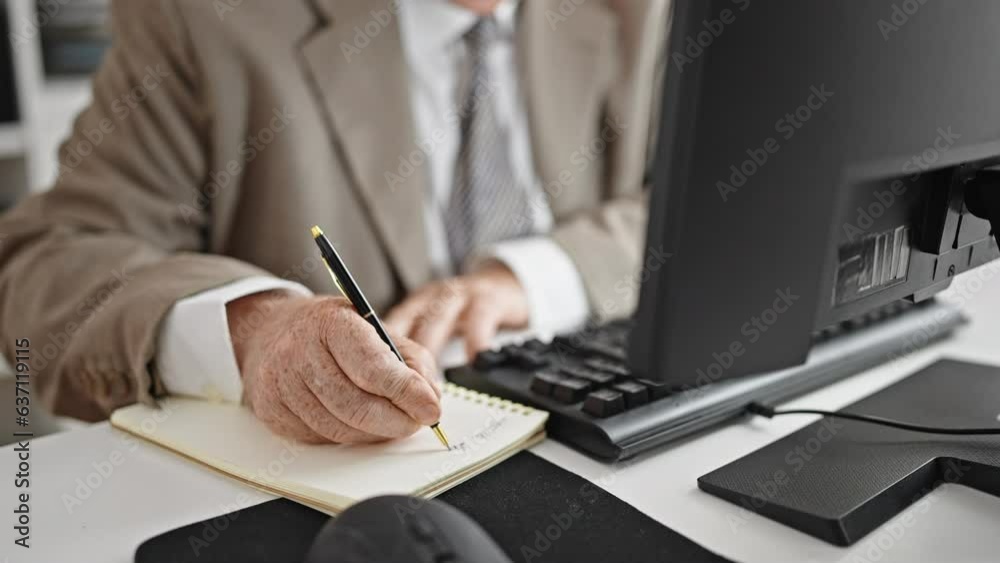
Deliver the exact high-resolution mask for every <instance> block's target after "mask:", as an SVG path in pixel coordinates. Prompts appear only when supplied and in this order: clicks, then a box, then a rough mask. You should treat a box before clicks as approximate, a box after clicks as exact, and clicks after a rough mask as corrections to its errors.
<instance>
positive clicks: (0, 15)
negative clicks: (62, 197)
mask: <svg viewBox="0 0 1000 563" xmlns="http://www.w3.org/2000/svg"><path fill="white" fill-rule="evenodd" d="M10 23H11V22H8V21H7V1H6V0H0V36H2V38H3V41H0V124H4V123H9V122H13V121H17V118H18V111H17V87H16V84H17V82H16V81H15V80H14V56H13V52H12V46H13V45H17V44H19V43H18V42H19V41H20V40H19V39H18V38H19V37H20V35H18V34H17V33H20V32H15V30H14V29H13V28H12V27H8V25H9V24H10ZM0 203H2V202H0Z"/></svg>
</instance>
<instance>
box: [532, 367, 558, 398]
mask: <svg viewBox="0 0 1000 563" xmlns="http://www.w3.org/2000/svg"><path fill="white" fill-rule="evenodd" d="M564 379H566V378H565V377H563V376H561V375H559V374H558V373H553V372H551V371H540V372H538V373H536V374H535V375H534V377H532V378H531V391H532V392H533V393H538V394H539V395H544V396H546V397H551V396H552V389H553V387H554V386H555V384H556V383H559V382H561V381H562V380H564Z"/></svg>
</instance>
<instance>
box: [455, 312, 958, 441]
mask: <svg viewBox="0 0 1000 563" xmlns="http://www.w3.org/2000/svg"><path fill="white" fill-rule="evenodd" d="M963 322H964V319H963V317H962V315H961V313H960V312H959V311H958V310H956V309H955V308H954V307H951V306H947V305H943V304H941V303H934V302H924V303H922V304H920V305H906V304H905V303H902V302H900V303H895V304H893V305H892V306H891V307H890V308H888V309H885V310H883V311H882V312H881V314H879V315H877V316H873V317H872V320H871V321H870V322H861V321H859V322H855V323H852V324H851V325H850V326H849V327H846V328H844V329H843V330H842V331H841V332H840V333H838V334H837V335H836V336H833V337H831V338H828V339H826V340H823V341H820V342H819V343H817V344H816V346H815V347H814V348H813V352H812V354H811V355H810V358H809V361H808V362H806V363H805V364H804V365H801V366H795V367H792V368H789V369H784V370H779V371H776V372H771V373H765V374H759V375H753V376H747V377H744V378H740V379H729V380H724V381H717V382H711V383H708V384H698V385H689V386H687V388H678V387H676V386H672V385H669V384H666V383H663V382H661V381H657V380H653V379H649V378H644V377H641V376H638V375H633V374H632V372H631V370H630V368H629V367H628V366H627V365H626V364H625V362H624V356H625V349H624V342H625V341H626V339H627V335H628V331H629V330H630V329H631V325H630V323H628V322H613V323H609V324H605V325H600V326H598V327H593V328H589V329H587V330H584V331H583V332H581V333H578V334H574V335H565V336H561V337H557V338H556V339H555V340H553V342H552V343H551V344H543V343H541V342H538V341H528V342H525V343H523V344H518V345H511V346H508V347H506V348H503V349H502V350H491V351H488V352H483V353H481V354H479V355H478V356H477V357H476V360H475V362H473V364H472V365H469V366H464V367H460V368H456V369H452V370H448V372H447V377H448V379H450V380H451V381H454V382H455V383H457V384H459V385H461V386H463V387H468V388H471V389H475V390H478V391H482V392H484V393H487V394H490V395H495V396H499V397H504V398H506V399H510V400H512V401H515V402H518V403H524V404H529V405H532V406H535V407H538V408H541V409H544V410H546V411H548V412H549V413H550V414H549V421H548V423H547V424H546V431H547V432H548V434H549V436H550V437H552V438H554V439H556V440H559V441H561V442H565V443H566V444H569V445H571V446H573V447H575V448H577V449H579V450H581V451H583V452H584V453H587V454H589V455H591V456H594V457H597V458H600V459H606V460H615V459H626V458H630V457H632V456H635V455H636V454H639V453H641V452H644V451H646V450H649V449H652V448H655V447H657V446H662V445H663V444H667V443H669V442H671V441H674V440H678V439H680V438H682V437H684V436H688V435H690V434H693V433H695V432H698V431H702V430H705V429H708V428H711V427H713V426H715V425H718V424H720V423H722V422H725V421H728V420H733V419H738V418H739V417H741V416H743V414H744V413H745V411H746V407H747V405H748V404H750V403H752V402H755V401H759V402H765V403H772V404H773V403H776V402H780V401H783V400H786V399H788V398H791V397H794V396H796V395H799V394H802V393H805V392H808V391H811V390H813V389H816V388H818V387H821V386H823V385H828V384H830V383H832V382H834V381H837V380H838V379H843V378H844V377H847V376H849V375H852V374H854V373H857V372H858V371H861V370H863V369H866V368H869V367H872V366H875V365H877V364H880V363H882V362H884V361H886V360H887V359H889V358H890V357H892V356H893V355H901V354H905V353H907V351H909V350H912V348H913V346H914V345H915V343H928V342H931V341H933V340H937V339H939V338H943V337H945V336H947V335H948V334H949V333H950V332H951V331H952V330H953V329H954V328H956V327H957V326H959V325H961V324H962V323H963Z"/></svg>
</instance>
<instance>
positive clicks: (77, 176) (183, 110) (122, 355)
mask: <svg viewBox="0 0 1000 563" xmlns="http://www.w3.org/2000/svg"><path fill="white" fill-rule="evenodd" d="M112 17H113V22H114V29H115V32H116V37H115V43H114V45H113V47H112V48H111V49H110V51H109V52H108V54H107V55H106V59H105V62H104V64H103V66H102V68H101V69H100V71H99V72H98V73H97V75H96V76H95V81H94V92H93V94H94V96H93V102H92V104H91V106H90V107H89V108H87V109H86V110H85V111H84V112H83V113H82V114H81V115H80V116H79V118H78V119H77V121H76V123H75V124H74V127H73V132H72V135H71V137H70V138H69V140H68V141H67V142H66V143H65V144H64V145H63V146H62V148H61V150H60V166H61V168H60V176H59V179H58V181H57V182H56V185H55V186H54V188H53V189H52V190H50V191H48V192H46V193H44V194H40V195H36V196H34V197H32V198H29V199H28V200H26V201H25V202H23V203H22V204H21V205H19V206H18V207H17V208H16V209H15V210H13V211H12V212H11V213H9V214H7V215H5V216H3V217H2V218H0V233H2V235H3V236H2V237H0V238H2V243H0V310H2V311H3V314H2V315H0V342H2V350H3V353H4V355H5V356H7V357H11V356H12V354H13V345H14V341H15V339H25V338H27V339H29V340H30V342H31V349H32V368H33V370H34V377H35V383H36V384H37V385H38V387H36V389H39V390H40V391H41V394H42V398H43V399H44V401H45V402H46V403H47V405H48V406H49V407H50V408H52V409H53V410H54V411H56V412H58V413H60V414H66V415H71V416H76V417H79V418H84V419H89V420H96V419H101V418H103V417H105V416H106V415H107V414H108V413H109V412H110V411H111V410H113V409H114V408H116V407H118V406H121V405H123V404H128V403H130V402H134V401H136V400H141V401H145V402H151V401H152V396H153V394H154V393H156V392H157V391H158V387H159V386H158V384H157V382H155V381H154V378H153V377H152V375H151V373H150V371H149V365H150V363H151V359H152V358H153V355H154V346H155V342H156V334H157V329H158V326H159V324H160V322H161V320H162V319H163V318H164V316H165V314H166V312H167V311H168V310H169V308H170V307H171V306H172V305H173V303H174V302H175V301H177V300H178V299H180V298H183V297H185V296H188V295H191V294H194V293H197V292H200V291H203V290H206V289H209V288H212V287H216V286H221V285H223V284H226V283H229V282H231V281H233V280H236V279H239V278H243V277H248V276H253V275H267V274H266V272H263V271H262V270H259V269H258V268H256V267H253V266H250V265H247V264H244V263H242V262H239V261H236V260H231V259H227V258H223V257H219V256H210V255H206V254H201V253H200V252H201V251H202V250H203V249H204V248H205V246H206V245H205V243H204V237H205V233H206V232H207V231H208V229H209V227H210V224H209V216H208V213H206V211H205V210H204V206H203V205H199V204H198V200H197V198H196V195H197V194H198V193H199V191H198V190H199V189H200V187H201V186H202V184H203V182H204V179H205V178H206V177H207V174H208V172H209V171H208V170H207V167H208V165H207V161H206V156H205V153H206V151H205V138H206V131H207V129H208V126H209V121H210V116H209V115H207V114H206V113H205V111H206V110H205V109H204V108H203V107H202V104H200V103H199V83H200V78H199V74H198V67H197V64H196V62H195V59H194V56H193V55H192V53H191V52H190V50H189V42H188V40H187V37H186V36H185V31H184V30H185V26H184V23H183V21H182V20H181V15H180V13H179V12H178V11H177V10H176V6H175V5H174V3H173V1H168V0H163V1H161V0H116V1H115V2H114V4H113V6H112Z"/></svg>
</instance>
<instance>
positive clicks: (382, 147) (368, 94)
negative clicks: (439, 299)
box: [300, 0, 431, 289]
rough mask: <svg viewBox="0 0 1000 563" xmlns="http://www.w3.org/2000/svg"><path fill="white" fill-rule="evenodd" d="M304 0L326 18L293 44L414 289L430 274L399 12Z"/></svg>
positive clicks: (347, 0) (382, 0)
mask: <svg viewBox="0 0 1000 563" xmlns="http://www.w3.org/2000/svg"><path fill="white" fill-rule="evenodd" d="M310 1H312V2H314V3H315V7H316V8H317V9H318V10H319V13H320V14H321V16H322V19H323V20H325V21H322V22H321V25H320V27H319V28H318V29H317V30H316V31H315V32H314V33H312V34H311V35H310V36H308V37H306V38H305V40H304V41H302V43H301V45H300V48H301V53H302V60H303V67H304V71H305V73H306V75H307V78H308V79H309V81H310V82H311V85H312V89H313V91H314V94H315V96H316V98H317V103H318V104H319V105H320V107H321V108H322V109H323V110H324V112H323V113H324V116H325V118H326V119H327V120H328V121H329V127H330V130H331V136H332V140H333V143H334V149H335V151H336V152H337V153H338V154H339V155H340V157H341V158H343V159H344V161H345V163H346V165H347V167H348V169H349V173H350V175H351V176H352V177H353V180H354V182H355V186H356V188H357V190H358V192H359V194H360V196H361V197H362V198H363V200H364V201H365V203H366V206H367V209H368V213H369V214H370V215H371V218H372V221H373V223H374V226H375V228H376V231H377V232H378V234H379V236H380V237H381V242H382V245H383V246H384V247H385V249H386V251H387V253H388V255H389V256H390V258H391V259H392V261H393V263H394V264H395V265H396V268H397V271H398V273H399V276H400V278H401V281H402V283H403V285H404V286H405V287H406V288H407V289H414V288H416V287H418V286H420V285H422V284H423V283H425V282H426V281H427V280H429V279H430V277H431V265H430V258H429V253H428V248H427V237H426V231H425V228H424V220H425V219H424V213H423V209H424V194H425V190H426V189H427V187H426V184H427V176H428V173H427V170H426V169H425V168H423V167H421V166H420V165H419V164H418V165H416V166H413V165H412V164H404V163H406V162H407V161H409V160H414V161H416V162H418V163H422V162H423V161H424V160H425V158H426V156H425V155H423V153H419V149H418V148H417V146H416V145H415V142H414V139H415V135H414V131H413V119H412V115H411V111H410V99H409V87H408V82H409V78H408V74H407V73H408V70H407V65H406V59H405V57H404V54H403V46H402V44H401V40H400V33H399V22H398V13H396V12H393V11H391V10H389V4H390V2H389V0H310ZM397 12H398V10H397ZM415 151H416V152H415ZM418 153H419V154H418ZM411 155H414V158H411ZM417 159H419V160H417Z"/></svg>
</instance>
